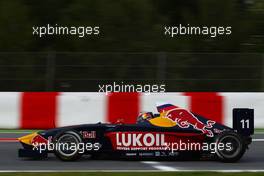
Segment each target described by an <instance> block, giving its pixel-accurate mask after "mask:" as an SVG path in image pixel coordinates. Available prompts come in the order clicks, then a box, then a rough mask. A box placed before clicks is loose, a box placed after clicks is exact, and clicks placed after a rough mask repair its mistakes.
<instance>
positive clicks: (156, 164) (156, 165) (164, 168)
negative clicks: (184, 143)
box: [142, 161, 179, 171]
mask: <svg viewBox="0 0 264 176" xmlns="http://www.w3.org/2000/svg"><path fill="white" fill-rule="evenodd" d="M142 163H144V164H149V165H150V166H151V167H153V168H155V169H157V170H160V171H179V169H178V168H175V167H170V166H165V165H162V164H161V163H160V162H155V161H142Z"/></svg>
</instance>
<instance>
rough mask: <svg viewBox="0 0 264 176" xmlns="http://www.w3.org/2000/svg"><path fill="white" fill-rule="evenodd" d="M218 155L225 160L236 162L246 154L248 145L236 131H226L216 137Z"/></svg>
mask: <svg viewBox="0 0 264 176" xmlns="http://www.w3.org/2000/svg"><path fill="white" fill-rule="evenodd" d="M215 142H216V146H217V147H216V155H217V157H218V159H220V160H221V161H223V162H236V161H238V160H240V158H241V157H242V156H243V155H244V153H245V151H246V145H245V144H244V142H243V139H242V138H241V137H240V136H239V135H238V134H237V133H234V132H224V133H222V134H219V135H218V136H217V137H216V140H215Z"/></svg>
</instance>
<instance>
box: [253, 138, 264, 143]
mask: <svg viewBox="0 0 264 176" xmlns="http://www.w3.org/2000/svg"><path fill="white" fill-rule="evenodd" d="M252 141H253V142H264V139H252Z"/></svg>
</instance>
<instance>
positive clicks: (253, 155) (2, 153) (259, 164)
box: [0, 133, 264, 172]
mask: <svg viewBox="0 0 264 176" xmlns="http://www.w3.org/2000/svg"><path fill="white" fill-rule="evenodd" d="M23 135H25V134H17V133H0V138H17V137H20V136H23ZM253 139H257V140H256V141H254V142H253V143H252V144H251V145H250V149H249V150H248V151H247V152H246V154H245V155H244V156H243V158H242V159H241V160H240V161H239V162H237V163H221V162H217V161H127V160H122V161H116V160H89V159H87V158H83V159H81V160H79V161H75V162H62V161H60V160H58V159H57V158H56V157H55V156H53V155H52V154H51V155H50V156H49V158H47V159H44V160H29V159H21V158H18V156H17V150H18V149H19V148H20V147H21V145H20V144H19V143H18V142H5V141H1V142H0V172H3V171H191V170H194V171H210V170H212V171H264V140H263V139H264V133H261V134H256V135H254V136H253ZM261 139H262V140H261Z"/></svg>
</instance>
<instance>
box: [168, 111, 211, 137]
mask: <svg viewBox="0 0 264 176" xmlns="http://www.w3.org/2000/svg"><path fill="white" fill-rule="evenodd" d="M165 116H166V117H167V118H170V119H171V120H173V121H175V122H176V123H177V125H178V126H179V127H181V128H189V127H190V126H192V127H193V128H194V129H196V130H199V131H201V132H202V133H204V134H206V136H208V137H213V136H214V133H213V132H212V128H213V125H214V124H215V121H212V120H208V121H207V122H206V124H205V123H203V122H201V121H200V120H199V119H198V118H197V117H195V116H194V115H193V114H192V113H191V112H189V111H187V110H185V109H182V108H174V109H171V110H168V111H167V112H166V115H165Z"/></svg>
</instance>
